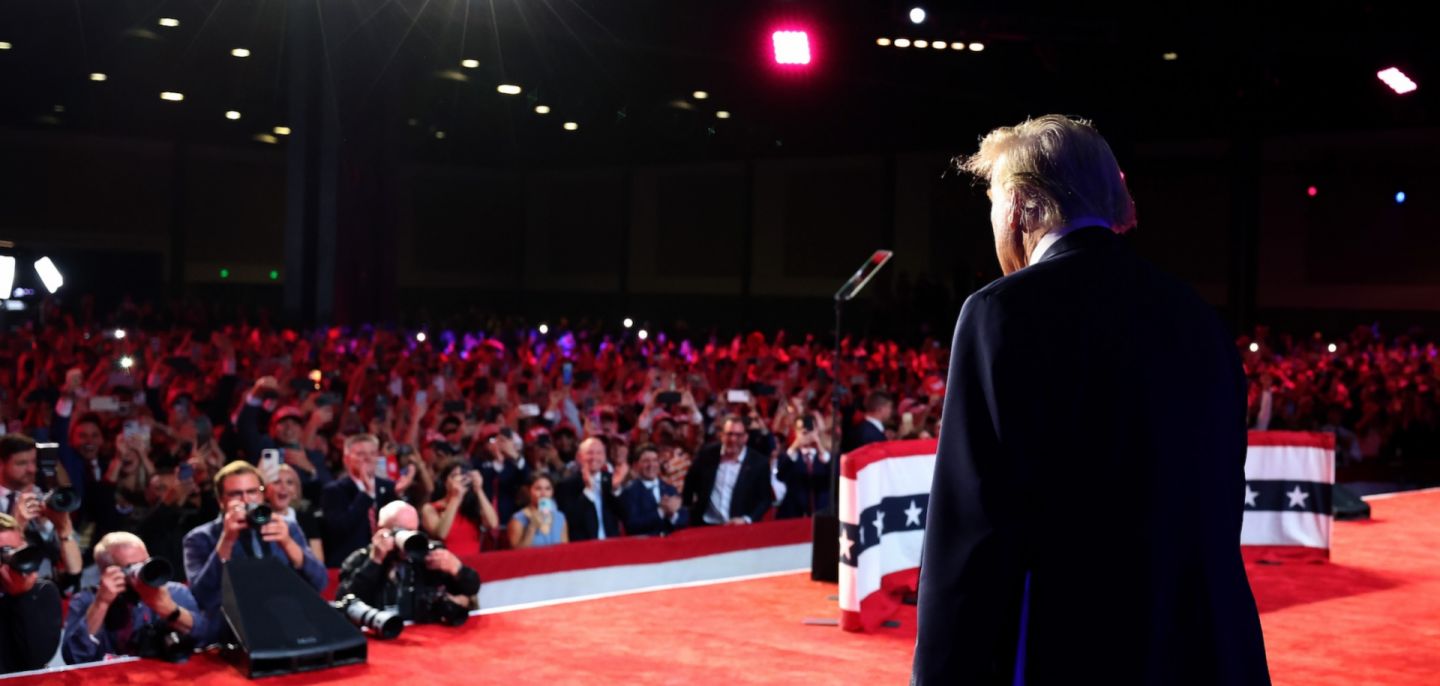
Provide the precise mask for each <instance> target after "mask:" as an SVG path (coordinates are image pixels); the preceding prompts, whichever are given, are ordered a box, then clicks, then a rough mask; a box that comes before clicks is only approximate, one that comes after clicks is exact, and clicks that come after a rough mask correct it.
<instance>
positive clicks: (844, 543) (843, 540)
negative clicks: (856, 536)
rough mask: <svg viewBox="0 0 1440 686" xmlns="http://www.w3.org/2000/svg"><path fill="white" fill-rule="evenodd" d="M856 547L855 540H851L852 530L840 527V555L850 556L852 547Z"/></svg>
mask: <svg viewBox="0 0 1440 686" xmlns="http://www.w3.org/2000/svg"><path fill="white" fill-rule="evenodd" d="M854 547H855V541H852V540H850V532H848V531H846V530H845V527H843V526H842V527H840V557H850V549H851V548H854Z"/></svg>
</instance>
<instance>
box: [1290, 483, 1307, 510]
mask: <svg viewBox="0 0 1440 686" xmlns="http://www.w3.org/2000/svg"><path fill="white" fill-rule="evenodd" d="M1285 496H1286V497H1287V498H1289V499H1290V505H1289V506H1290V507H1305V501H1306V500H1307V499H1309V498H1310V494H1309V493H1306V492H1305V491H1302V490H1300V487H1299V486H1296V487H1295V490H1293V491H1287V492H1286V493H1285Z"/></svg>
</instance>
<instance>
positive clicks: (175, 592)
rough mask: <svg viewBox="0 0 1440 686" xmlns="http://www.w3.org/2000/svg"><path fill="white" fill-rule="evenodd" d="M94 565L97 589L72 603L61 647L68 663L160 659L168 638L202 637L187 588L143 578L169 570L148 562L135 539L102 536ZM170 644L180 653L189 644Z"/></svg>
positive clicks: (141, 544) (162, 576) (123, 534)
mask: <svg viewBox="0 0 1440 686" xmlns="http://www.w3.org/2000/svg"><path fill="white" fill-rule="evenodd" d="M147 563H148V565H147ZM95 565H96V566H97V567H99V568H100V569H101V573H100V585H99V587H98V588H96V589H95V590H93V591H92V590H84V591H81V592H79V593H76V594H75V596H74V597H72V598H71V599H70V612H69V614H68V616H67V617H66V620H65V634H64V643H63V644H62V645H61V652H62V654H63V655H64V656H65V662H66V663H67V664H72V665H73V664H78V663H81V662H95V661H97V660H100V659H102V658H104V657H105V656H106V655H134V654H140V655H145V656H150V655H161V654H164V649H165V647H166V644H167V641H166V638H165V636H166V634H169V633H171V632H174V633H175V634H176V635H178V636H180V637H192V638H193V637H195V636H199V635H201V634H203V633H204V632H203V630H202V626H201V624H200V620H199V616H198V613H199V609H198V608H197V607H196V605H195V598H194V596H192V595H190V589H188V588H186V587H185V586H184V585H183V584H179V583H176V582H174V581H170V580H169V579H168V578H166V577H168V574H160V575H159V576H156V577H152V578H145V577H146V576H147V574H154V573H157V570H160V569H161V568H164V571H168V567H169V565H168V564H167V563H165V562H163V561H162V560H161V559H160V558H156V559H154V560H152V559H151V558H150V553H149V552H148V551H147V550H146V549H145V543H144V541H141V540H140V538H139V537H137V536H135V535H134V534H130V533H126V532H123V531H116V532H114V533H110V534H106V536H105V537H104V538H102V539H100V542H99V543H96V544H95ZM142 569H143V570H144V571H142ZM161 579H164V580H163V581H161ZM151 583H157V584H158V585H155V586H152V585H150V584H151ZM169 645H176V646H182V647H181V648H180V651H181V654H184V647H190V646H193V642H192V641H187V640H184V639H183V638H182V639H181V640H179V641H176V642H171V643H169Z"/></svg>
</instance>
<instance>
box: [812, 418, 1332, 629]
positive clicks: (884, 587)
mask: <svg viewBox="0 0 1440 686" xmlns="http://www.w3.org/2000/svg"><path fill="white" fill-rule="evenodd" d="M1249 444H1250V447H1249V450H1248V452H1247V454H1246V459H1245V481H1246V483H1245V520H1244V525H1243V527H1242V529H1241V531H1240V543H1241V551H1242V553H1243V554H1244V556H1245V559H1247V560H1266V561H1324V560H1327V559H1329V557H1330V525H1331V522H1332V521H1333V514H1332V512H1333V510H1332V507H1331V491H1332V490H1333V488H1334V484H1335V436H1334V435H1333V434H1323V433H1302V432H1294V431H1252V432H1250V436H1249ZM935 447H936V446H935V441H933V440H927V441H892V442H887V443H872V444H870V445H867V446H865V447H864V448H861V449H859V450H856V451H854V452H853V453H850V454H847V455H845V456H843V457H842V458H841V460H840V618H841V619H840V625H841V627H843V628H844V629H846V630H847V631H873V630H874V629H875V628H877V627H879V626H880V625H881V624H883V623H884V622H885V620H886V619H887V618H889V616H890V615H891V614H892V613H893V612H894V611H895V609H896V608H897V607H899V605H900V602H901V598H902V597H903V595H904V594H905V593H907V592H911V591H914V590H915V587H916V582H917V581H918V579H919V573H920V550H921V548H922V547H923V544H924V538H925V513H926V511H927V509H928V507H929V504H930V483H931V479H932V477H933V474H934V471H935Z"/></svg>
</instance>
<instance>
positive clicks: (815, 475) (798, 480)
mask: <svg viewBox="0 0 1440 686" xmlns="http://www.w3.org/2000/svg"><path fill="white" fill-rule="evenodd" d="M871 428H874V427H871ZM775 477H776V478H777V479H779V480H780V482H781V483H783V484H785V499H784V500H782V501H780V507H779V508H777V509H776V511H775V518H776V519H788V518H791V517H809V516H812V515H814V514H815V513H816V512H824V511H825V510H826V509H827V508H829V507H830V462H821V461H820V457H819V453H816V456H815V458H814V459H812V460H811V461H810V463H809V464H806V463H805V457H804V456H803V455H800V454H799V452H798V451H797V452H796V454H794V455H791V454H790V451H789V450H788V449H787V450H786V451H785V452H783V453H780V459H778V460H776V462H775Z"/></svg>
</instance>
